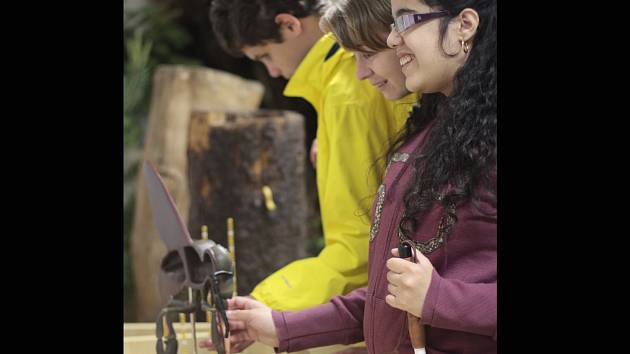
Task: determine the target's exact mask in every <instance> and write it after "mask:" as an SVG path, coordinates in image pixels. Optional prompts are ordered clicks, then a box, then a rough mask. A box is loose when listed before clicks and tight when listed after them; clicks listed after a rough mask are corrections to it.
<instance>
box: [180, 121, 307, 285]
mask: <svg viewBox="0 0 630 354" xmlns="http://www.w3.org/2000/svg"><path fill="white" fill-rule="evenodd" d="M305 154H306V151H305V144H304V120H303V117H302V116H301V115H299V114H297V113H294V112H288V111H256V112H211V113H208V112H193V114H192V117H191V121H190V140H189V149H188V165H189V173H190V190H191V201H190V209H189V227H190V230H199V229H200V228H201V225H208V234H209V238H210V239H212V240H214V241H216V242H218V243H220V244H222V245H224V246H226V247H227V241H226V228H227V226H226V219H227V218H228V217H233V218H234V234H235V243H236V250H237V251H236V258H237V260H236V267H237V273H238V293H239V294H242V295H247V294H249V293H250V292H251V291H252V289H253V288H254V286H255V285H256V284H257V283H258V282H260V281H261V280H262V279H264V278H265V277H266V276H268V275H269V274H270V273H272V272H273V271H275V270H277V269H278V268H280V267H282V266H284V265H285V264H287V263H289V262H291V261H293V260H295V259H298V258H303V257H305V256H306V232H307V222H306V221H307V219H306V217H307V199H306V180H305V178H304V173H305V171H304V169H305V164H304V159H305ZM264 187H268V188H265V189H266V190H267V191H266V192H267V197H266V196H265V193H264V192H263V189H264ZM270 195H272V196H273V200H271V198H269V197H268V196H270Z"/></svg>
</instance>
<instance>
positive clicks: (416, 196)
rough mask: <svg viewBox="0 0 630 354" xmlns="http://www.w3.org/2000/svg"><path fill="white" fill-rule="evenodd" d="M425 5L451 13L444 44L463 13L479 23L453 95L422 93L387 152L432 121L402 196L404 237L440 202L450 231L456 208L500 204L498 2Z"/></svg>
mask: <svg viewBox="0 0 630 354" xmlns="http://www.w3.org/2000/svg"><path fill="white" fill-rule="evenodd" d="M424 3H426V4H427V5H429V6H431V7H435V8H440V9H444V10H447V11H448V12H449V14H450V17H448V18H443V19H442V20H441V22H440V39H439V40H440V42H442V41H443V40H444V35H445V33H446V29H447V26H448V22H449V21H450V20H451V19H452V18H453V17H454V16H457V15H458V14H459V13H460V12H461V11H462V10H463V9H465V8H472V9H474V10H475V11H477V13H478V14H479V19H480V20H479V26H478V28H477V32H476V34H475V36H474V37H473V38H472V42H471V49H470V53H469V57H468V59H467V60H466V63H465V64H464V65H463V66H462V67H461V68H459V70H458V71H457V73H456V74H455V77H454V85H453V92H452V95H451V96H449V97H446V96H445V95H444V94H442V93H431V94H423V95H422V98H421V100H420V105H419V106H417V107H414V110H413V111H412V113H411V114H410V116H409V119H408V120H407V122H406V125H405V128H404V130H403V133H402V134H401V136H400V138H399V139H397V140H396V142H395V143H394V145H393V146H392V147H391V148H390V150H389V153H388V157H389V156H391V154H392V153H393V152H394V151H395V149H397V148H398V147H399V146H400V145H401V144H402V143H403V142H404V141H406V140H408V139H409V138H410V137H411V136H413V135H415V134H416V133H418V132H419V131H421V130H423V129H424V128H426V127H427V126H428V124H429V123H431V122H434V125H433V127H432V128H431V131H430V132H429V133H428V135H427V138H426V143H425V144H424V145H423V146H424V148H423V149H422V151H421V152H420V153H417V154H415V155H414V156H413V157H412V159H411V161H412V166H413V168H414V170H415V172H414V176H413V178H412V182H411V183H410V185H409V187H408V189H407V191H406V193H405V196H404V207H405V210H404V214H403V217H402V219H401V224H400V231H401V232H402V233H403V235H404V236H406V237H409V236H410V235H411V234H412V233H413V232H414V231H415V230H416V228H417V222H418V220H420V218H421V217H422V216H423V215H424V213H425V212H427V211H428V210H429V208H430V207H431V206H432V205H434V203H435V202H436V201H440V202H441V203H442V205H443V206H444V210H445V214H448V215H444V216H445V217H446V220H447V221H448V224H450V225H447V226H446V228H447V229H450V228H451V227H452V225H453V224H454V223H455V222H456V221H457V216H456V215H455V207H453V206H457V205H461V203H463V202H465V201H472V202H473V205H475V206H477V207H478V206H479V204H478V202H479V200H480V199H481V198H484V199H486V200H488V201H489V202H490V203H491V204H492V205H496V164H497V12H496V0H481V1H479V0H452V1H448V0H425V1H424ZM442 48H443V47H442ZM444 54H445V55H447V54H446V53H444ZM478 209H479V208H478ZM479 210H481V209H479ZM482 212H483V211H482ZM447 233H448V232H447Z"/></svg>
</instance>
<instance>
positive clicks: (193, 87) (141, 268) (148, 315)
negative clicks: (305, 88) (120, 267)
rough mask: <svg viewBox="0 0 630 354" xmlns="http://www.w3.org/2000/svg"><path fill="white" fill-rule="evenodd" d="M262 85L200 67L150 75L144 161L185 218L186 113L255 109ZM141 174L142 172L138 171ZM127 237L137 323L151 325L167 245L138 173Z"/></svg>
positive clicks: (164, 68) (169, 67) (164, 69)
mask: <svg viewBox="0 0 630 354" xmlns="http://www.w3.org/2000/svg"><path fill="white" fill-rule="evenodd" d="M262 95H263V87H262V85H261V84H260V83H258V82H255V81H250V80H244V79H242V78H240V77H238V76H236V75H233V74H228V73H225V72H222V71H218V70H212V69H207V68H202V67H186V66H180V65H161V66H160V67H158V69H157V70H156V72H155V75H154V77H153V91H152V96H151V107H150V111H149V122H148V127H147V132H146V136H145V143H144V159H146V160H149V161H151V162H153V163H154V165H155V166H156V168H157V169H158V171H159V172H160V174H161V176H162V178H163V180H164V183H165V184H166V187H167V188H168V190H169V192H170V194H171V195H172V196H173V199H174V201H175V203H176V204H177V208H178V210H179V211H180V213H181V214H182V217H183V218H184V220H186V218H187V215H188V204H189V202H190V197H189V195H188V172H187V171H188V170H187V169H188V167H187V154H186V149H187V147H188V129H189V123H190V113H191V111H192V110H194V109H205V110H227V109H250V110H254V109H256V108H257V107H258V106H259V105H260V102H261V100H262ZM140 171H142V169H140ZM136 186H137V189H136V205H135V211H134V212H135V213H134V225H133V231H132V236H131V256H132V266H133V275H134V285H135V303H136V320H137V321H143V322H153V321H155V318H156V316H157V314H158V312H159V310H160V309H161V308H162V307H163V306H164V305H165V303H164V302H163V300H162V299H160V297H159V293H158V286H157V275H158V270H159V265H160V261H161V259H162V257H164V255H165V254H166V247H165V245H164V244H163V243H162V241H161V240H160V238H159V235H158V233H157V230H156V229H155V227H154V225H153V218H152V214H151V207H150V205H149V200H148V195H147V191H146V187H145V185H144V176H143V174H142V172H140V173H139V174H138V182H137V183H136Z"/></svg>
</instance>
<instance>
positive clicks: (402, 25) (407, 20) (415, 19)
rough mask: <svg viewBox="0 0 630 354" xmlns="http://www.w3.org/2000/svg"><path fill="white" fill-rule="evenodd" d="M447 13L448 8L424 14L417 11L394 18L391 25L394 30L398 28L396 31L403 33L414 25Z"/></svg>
mask: <svg viewBox="0 0 630 354" xmlns="http://www.w3.org/2000/svg"><path fill="white" fill-rule="evenodd" d="M446 15H448V11H446V10H442V11H436V12H428V13H424V14H418V13H415V14H409V15H401V16H398V17H396V18H395V19H394V23H392V24H391V27H392V30H396V32H398V33H403V32H404V31H406V30H407V29H409V27H411V26H413V25H416V24H418V23H422V22H424V21H428V20H431V19H434V18H438V17H442V16H446Z"/></svg>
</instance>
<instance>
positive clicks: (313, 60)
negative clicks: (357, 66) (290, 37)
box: [284, 33, 347, 105]
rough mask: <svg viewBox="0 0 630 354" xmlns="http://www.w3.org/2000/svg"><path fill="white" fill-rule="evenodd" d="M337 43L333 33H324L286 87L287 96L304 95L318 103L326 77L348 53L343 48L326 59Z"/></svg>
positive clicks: (308, 99)
mask: <svg viewBox="0 0 630 354" xmlns="http://www.w3.org/2000/svg"><path fill="white" fill-rule="evenodd" d="M334 44H335V39H334V37H333V35H332V33H327V34H325V35H323V36H322V37H321V38H320V39H319V40H318V41H317V42H315V44H314V45H313V47H312V48H311V49H310V50H309V51H308V53H307V54H306V56H305V57H304V59H302V62H301V63H300V65H299V66H298V68H297V69H296V70H295V72H294V73H293V76H292V77H291V79H289V82H288V83H287V86H286V87H285V89H284V95H285V96H287V97H303V98H304V99H306V100H307V101H309V102H311V104H314V103H317V102H318V101H319V99H320V97H321V93H322V91H323V90H324V88H325V83H326V82H327V80H326V78H327V77H328V75H329V74H330V73H331V71H332V69H333V68H334V67H335V66H336V64H337V63H338V62H339V60H340V58H341V57H342V54H341V53H347V52H345V51H344V50H343V49H342V48H339V49H338V50H337V52H336V53H335V54H334V55H333V56H331V57H330V58H328V59H327V60H326V61H324V58H325V57H326V54H328V52H329V51H330V49H331V48H332V47H333V45H334ZM314 105H315V104H314Z"/></svg>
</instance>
